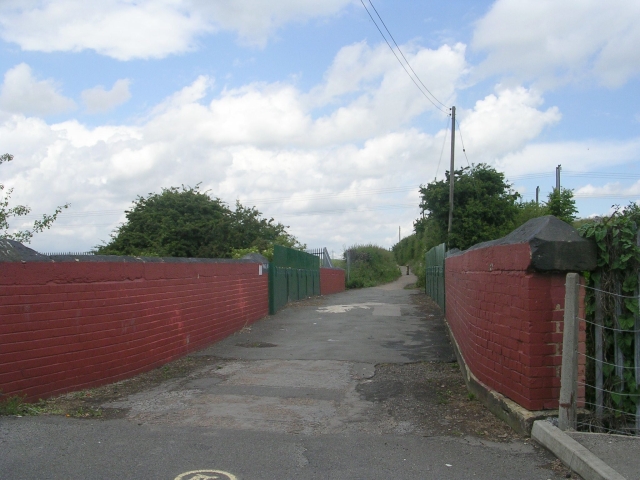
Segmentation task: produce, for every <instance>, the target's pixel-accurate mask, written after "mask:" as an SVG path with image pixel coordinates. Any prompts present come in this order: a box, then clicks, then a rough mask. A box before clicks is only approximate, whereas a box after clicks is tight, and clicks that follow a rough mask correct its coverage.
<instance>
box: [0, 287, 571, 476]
mask: <svg viewBox="0 0 640 480" xmlns="http://www.w3.org/2000/svg"><path fill="white" fill-rule="evenodd" d="M413 281H415V277H413V276H412V275H403V276H402V277H401V278H400V279H399V280H398V281H397V282H394V283H393V284H390V285H386V286H384V287H378V288H368V289H361V290H354V291H348V292H344V293H340V294H336V295H331V296H327V297H320V298H313V299H309V300H307V301H304V302H300V303H298V304H295V305H290V306H288V307H287V308H285V309H284V310H282V311H281V312H279V313H278V314H277V315H275V316H271V317H268V318H265V319H264V320H261V321H260V322H257V323H255V324H253V325H251V326H248V327H246V328H245V329H243V331H242V332H240V333H238V334H236V335H233V336H231V337H229V338H227V339H225V340H223V341H222V342H219V343H216V344H215V345H212V346H210V347H209V348H207V349H205V350H202V351H200V352H197V353H195V354H194V355H198V356H206V357H209V358H211V359H212V361H211V363H210V364H207V365H206V366H205V367H203V368H202V369H200V370H198V371H197V372H195V373H192V374H190V375H188V376H187V377H185V378H177V379H172V380H170V381H167V382H164V383H163V384H162V385H160V386H155V387H153V388H150V389H148V390H146V391H143V392H139V393H136V394H133V395H130V396H129V397H127V398H124V399H121V400H118V401H116V402H111V403H110V404H107V405H103V407H105V408H117V409H121V410H122V411H124V412H126V415H125V416H124V418H117V419H108V420H105V419H74V418H65V417H59V416H40V417H22V418H18V417H0V479H33V478H46V479H154V480H156V479H157V480H165V479H166V480H174V479H176V480H182V479H185V480H196V479H198V480H205V479H223V480H224V479H245V480H248V479H387V478H395V479H467V478H468V479H472V478H473V479H501V478H504V479H514V478H516V479H550V478H558V477H556V473H555V472H553V471H552V470H550V469H549V467H548V466H549V464H550V463H551V462H552V461H553V460H554V457H553V456H552V455H551V454H549V453H548V452H546V451H545V450H543V449H541V448H539V447H536V446H535V445H533V444H532V443H531V442H530V441H527V440H526V439H517V440H513V441H509V442H491V441H486V440H483V439H482V438H477V437H474V436H459V435H458V436H457V435H454V434H446V435H445V434H440V433H439V434H430V433H429V431H430V430H429V429H428V428H425V427H424V426H419V425H417V424H414V423H413V422H412V421H411V420H406V419H405V420H401V419H398V418H395V417H394V415H393V414H392V413H388V414H387V413H385V412H381V411H380V409H376V408H374V407H375V404H376V395H367V394H366V391H367V388H366V387H367V386H368V385H369V386H372V385H375V380H376V366H379V365H381V364H407V363H411V362H424V361H431V362H452V361H453V359H454V357H453V353H452V351H451V346H450V344H449V341H448V339H447V336H446V331H445V329H444V325H443V324H442V321H441V320H438V321H437V320H434V319H429V318H425V317H424V314H423V313H422V312H421V311H420V310H419V309H418V308H417V307H416V305H415V303H414V302H413V301H412V299H411V295H415V294H416V291H415V290H410V289H405V288H404V287H405V286H406V285H407V284H408V283H411V282H413ZM407 401H416V402H417V401H419V399H408V400H407ZM439 421H441V419H438V418H433V422H439ZM438 431H441V430H438Z"/></svg>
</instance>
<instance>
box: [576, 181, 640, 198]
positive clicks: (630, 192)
mask: <svg viewBox="0 0 640 480" xmlns="http://www.w3.org/2000/svg"><path fill="white" fill-rule="evenodd" d="M574 196H575V197H577V198H579V197H611V196H616V197H620V196H623V197H640V180H638V181H637V182H635V183H634V184H633V185H630V186H628V187H624V186H622V184H621V183H620V182H613V183H606V184H605V185H603V186H593V185H591V184H588V185H585V186H583V187H580V188H578V189H576V190H575V192H574Z"/></svg>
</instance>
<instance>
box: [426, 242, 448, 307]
mask: <svg viewBox="0 0 640 480" xmlns="http://www.w3.org/2000/svg"><path fill="white" fill-rule="evenodd" d="M445 253H446V246H445V244H444V243H441V244H440V245H438V246H436V247H433V248H432V249H431V250H429V251H428V252H427V253H426V255H425V265H426V284H425V292H426V294H427V295H429V296H430V297H431V298H432V299H433V300H434V301H435V302H436V303H437V304H438V305H439V306H440V308H441V309H442V312H443V313H444V311H445V294H444V257H445Z"/></svg>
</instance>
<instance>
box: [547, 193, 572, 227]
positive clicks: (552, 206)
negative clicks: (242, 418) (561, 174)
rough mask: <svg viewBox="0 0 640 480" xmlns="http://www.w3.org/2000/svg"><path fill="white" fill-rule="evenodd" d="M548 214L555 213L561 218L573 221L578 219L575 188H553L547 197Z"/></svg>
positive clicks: (568, 221)
mask: <svg viewBox="0 0 640 480" xmlns="http://www.w3.org/2000/svg"><path fill="white" fill-rule="evenodd" d="M547 212H548V215H554V216H556V217H558V218H559V219H560V220H563V221H565V222H567V223H568V224H571V223H573V221H574V220H575V219H576V213H578V209H577V208H576V202H575V200H574V199H573V190H570V189H568V188H560V191H558V190H557V189H553V190H552V192H551V193H550V194H549V197H548V199H547Z"/></svg>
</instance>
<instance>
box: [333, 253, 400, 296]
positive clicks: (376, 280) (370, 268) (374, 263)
mask: <svg viewBox="0 0 640 480" xmlns="http://www.w3.org/2000/svg"><path fill="white" fill-rule="evenodd" d="M347 255H349V258H350V267H349V272H348V279H347V281H346V285H347V288H363V287H375V286H376V285H382V284H383V283H389V282H392V281H394V280H396V279H397V278H398V277H399V276H400V275H401V273H400V269H399V268H398V265H397V264H396V260H395V257H394V255H393V253H392V252H390V251H389V250H387V249H385V248H382V247H379V246H377V245H371V244H369V245H353V246H352V247H350V248H348V249H347V250H346V251H345V253H344V258H345V260H346V259H347Z"/></svg>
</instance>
